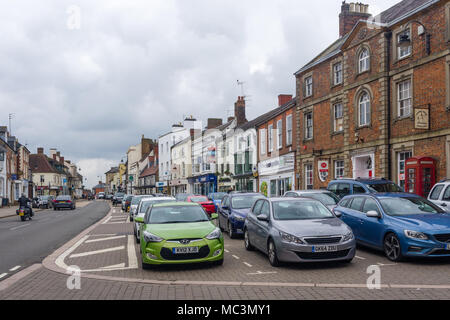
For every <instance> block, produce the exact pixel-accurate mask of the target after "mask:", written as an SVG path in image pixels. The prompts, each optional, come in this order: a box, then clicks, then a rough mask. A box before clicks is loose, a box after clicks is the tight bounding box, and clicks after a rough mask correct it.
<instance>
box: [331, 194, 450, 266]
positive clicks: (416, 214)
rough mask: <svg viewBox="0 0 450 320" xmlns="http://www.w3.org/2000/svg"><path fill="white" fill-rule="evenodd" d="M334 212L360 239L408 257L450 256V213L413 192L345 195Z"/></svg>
mask: <svg viewBox="0 0 450 320" xmlns="http://www.w3.org/2000/svg"><path fill="white" fill-rule="evenodd" d="M334 213H335V214H336V215H337V216H338V217H340V218H341V219H342V221H344V222H345V223H346V224H347V225H348V226H349V227H350V228H352V230H353V233H354V235H355V238H356V241H357V242H358V243H359V244H362V245H364V246H368V247H372V248H375V249H379V250H382V251H384V253H385V254H386V257H387V258H388V259H389V260H391V261H401V260H402V258H404V257H450V214H447V213H445V211H443V210H442V209H441V208H439V207H438V206H436V205H435V204H433V203H432V202H430V201H428V200H426V199H424V198H422V197H419V196H417V195H414V194H409V193H376V194H358V195H352V196H347V197H345V198H343V199H342V200H341V201H340V202H339V204H338V206H337V207H336V208H335V209H334Z"/></svg>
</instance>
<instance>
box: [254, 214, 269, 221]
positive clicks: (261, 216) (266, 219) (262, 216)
mask: <svg viewBox="0 0 450 320" xmlns="http://www.w3.org/2000/svg"><path fill="white" fill-rule="evenodd" d="M256 218H257V219H258V220H259V221H265V222H269V216H267V215H265V214H260V215H259V216H257V217H256Z"/></svg>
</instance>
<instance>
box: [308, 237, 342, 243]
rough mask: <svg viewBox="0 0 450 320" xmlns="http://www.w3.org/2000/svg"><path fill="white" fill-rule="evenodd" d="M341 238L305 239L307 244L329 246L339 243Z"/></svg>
mask: <svg viewBox="0 0 450 320" xmlns="http://www.w3.org/2000/svg"><path fill="white" fill-rule="evenodd" d="M341 239H342V237H326V238H305V241H306V242H307V243H308V244H329V243H339V242H340V241H341Z"/></svg>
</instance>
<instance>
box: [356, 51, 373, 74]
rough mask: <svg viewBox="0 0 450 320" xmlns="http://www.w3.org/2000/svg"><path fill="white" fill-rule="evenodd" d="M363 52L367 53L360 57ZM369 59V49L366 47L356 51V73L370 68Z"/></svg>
mask: <svg viewBox="0 0 450 320" xmlns="http://www.w3.org/2000/svg"><path fill="white" fill-rule="evenodd" d="M364 53H367V55H365V56H364V57H362V55H363V54H364ZM370 60H371V56H370V50H369V49H368V48H366V47H363V48H361V49H360V51H359V52H358V74H361V73H364V72H367V71H369V70H370ZM362 66H364V68H365V69H362Z"/></svg>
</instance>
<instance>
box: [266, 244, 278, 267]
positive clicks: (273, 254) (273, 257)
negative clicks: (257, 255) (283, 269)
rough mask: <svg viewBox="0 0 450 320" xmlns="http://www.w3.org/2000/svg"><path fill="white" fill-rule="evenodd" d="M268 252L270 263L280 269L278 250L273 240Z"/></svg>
mask: <svg viewBox="0 0 450 320" xmlns="http://www.w3.org/2000/svg"><path fill="white" fill-rule="evenodd" d="M267 252H268V254H269V262H270V264H271V265H272V267H279V266H280V261H279V260H278V256H277V249H276V247H275V243H274V242H273V240H270V241H269V245H268V248H267Z"/></svg>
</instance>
